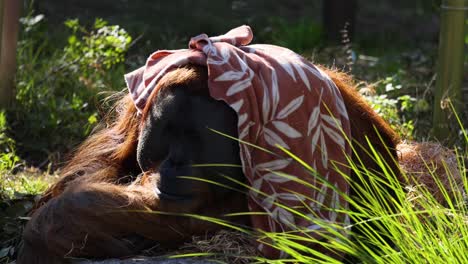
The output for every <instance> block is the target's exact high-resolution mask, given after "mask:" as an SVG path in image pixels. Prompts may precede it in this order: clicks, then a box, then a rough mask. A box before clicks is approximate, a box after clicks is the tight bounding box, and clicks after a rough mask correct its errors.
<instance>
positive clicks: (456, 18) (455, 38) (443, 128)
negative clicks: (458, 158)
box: [433, 0, 468, 144]
mask: <svg viewBox="0 0 468 264" xmlns="http://www.w3.org/2000/svg"><path fill="white" fill-rule="evenodd" d="M466 8H468V1H466V0H444V1H442V7H441V12H442V14H441V18H442V19H441V27H440V40H439V59H438V65H437V81H436V87H435V88H436V89H435V96H434V116H433V132H434V136H435V137H436V138H437V139H438V140H439V141H441V142H446V143H449V144H451V143H453V141H454V139H455V136H456V132H458V131H459V130H460V127H459V126H458V124H457V122H456V119H455V115H454V113H453V111H452V109H451V105H450V104H452V105H453V107H454V110H455V112H456V113H457V114H462V113H461V106H462V105H463V102H462V92H461V84H462V78H463V58H464V48H465V47H464V37H465V12H466V10H465V9H466Z"/></svg>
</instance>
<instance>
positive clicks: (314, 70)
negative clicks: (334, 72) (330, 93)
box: [303, 63, 330, 81]
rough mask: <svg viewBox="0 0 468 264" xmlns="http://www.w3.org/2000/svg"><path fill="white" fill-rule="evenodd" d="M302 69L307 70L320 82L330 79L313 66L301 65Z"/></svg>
mask: <svg viewBox="0 0 468 264" xmlns="http://www.w3.org/2000/svg"><path fill="white" fill-rule="evenodd" d="M303 67H304V69H307V70H308V71H309V72H310V73H312V74H313V75H315V76H317V77H318V78H319V79H320V80H322V81H323V80H325V79H330V78H329V77H328V75H327V74H325V73H324V72H322V71H321V70H320V69H319V68H316V67H315V66H314V65H310V64H306V63H304V64H303Z"/></svg>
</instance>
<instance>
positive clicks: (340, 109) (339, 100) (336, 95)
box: [327, 80, 349, 120]
mask: <svg viewBox="0 0 468 264" xmlns="http://www.w3.org/2000/svg"><path fill="white" fill-rule="evenodd" d="M327 85H328V87H329V90H330V91H332V93H333V98H335V105H336V106H337V108H338V112H339V113H340V114H341V115H342V116H343V117H344V118H345V119H346V120H349V117H348V110H347V108H346V106H345V104H344V102H343V97H342V96H341V93H340V90H339V89H338V87H336V85H335V83H334V82H332V81H331V80H328V81H327Z"/></svg>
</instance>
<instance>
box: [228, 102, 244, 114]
mask: <svg viewBox="0 0 468 264" xmlns="http://www.w3.org/2000/svg"><path fill="white" fill-rule="evenodd" d="M243 105H244V99H240V100H239V101H237V102H235V103H232V104H231V108H232V109H234V111H236V112H239V110H240V109H241V107H242V106H243Z"/></svg>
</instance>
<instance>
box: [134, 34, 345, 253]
mask: <svg viewBox="0 0 468 264" xmlns="http://www.w3.org/2000/svg"><path fill="white" fill-rule="evenodd" d="M252 38H253V35H252V31H251V29H250V27H248V26H241V27H238V28H235V29H233V30H231V31H229V32H228V33H226V34H225V35H221V36H217V37H211V38H209V37H208V36H207V35H205V34H202V35H199V36H196V37H194V38H192V39H191V40H190V43H189V49H183V50H160V51H157V52H155V53H153V54H151V56H150V57H149V58H148V60H147V62H146V65H145V66H143V67H141V68H139V69H137V70H135V71H133V72H131V73H128V74H126V75H125V80H126V82H127V86H128V89H129V91H130V94H131V95H132V97H133V100H134V102H135V105H136V107H137V109H138V111H140V112H141V111H142V109H144V107H145V105H146V103H147V99H148V97H149V96H150V94H151V93H152V92H157V91H154V89H157V87H158V86H157V83H158V81H159V80H160V79H161V78H162V77H163V76H164V75H165V74H166V73H168V72H170V71H171V70H174V69H176V68H178V67H182V66H184V65H187V64H196V65H203V66H206V67H207V68H208V88H209V93H210V95H211V96H212V97H213V98H214V99H217V100H223V101H225V102H226V103H227V104H228V105H229V106H230V107H231V108H232V109H234V111H236V112H237V115H238V124H237V125H238V132H239V139H240V141H241V142H240V143H239V145H240V157H241V161H242V166H243V172H244V174H245V176H246V177H247V180H248V184H249V185H250V187H251V189H250V191H249V210H250V211H251V212H256V213H254V214H252V216H251V220H252V225H253V227H254V229H256V230H258V231H260V232H286V231H298V232H299V233H301V234H302V235H306V234H307V236H313V237H316V238H323V236H324V235H325V234H323V232H324V231H323V225H324V223H336V224H339V225H347V224H348V223H349V217H348V216H347V215H345V214H343V213H339V212H337V211H336V210H337V209H343V208H347V206H348V205H347V203H346V202H345V201H344V199H343V198H342V194H343V193H344V194H346V193H348V188H349V186H348V184H347V183H346V181H345V180H344V178H343V177H342V176H341V175H340V174H339V173H338V172H337V170H340V171H341V172H342V173H344V174H345V175H346V174H348V172H349V169H348V168H346V166H344V164H346V157H347V156H348V157H349V155H350V145H349V142H348V140H347V139H349V138H350V125H349V118H348V114H347V111H346V107H345V105H344V102H343V98H342V97H341V94H340V91H339V90H338V88H337V87H336V86H335V84H334V83H333V82H332V81H331V79H330V78H329V77H328V76H327V75H326V74H325V73H324V72H322V71H321V70H320V69H319V68H317V67H315V66H314V65H312V64H311V63H309V62H308V61H306V60H305V59H304V58H302V57H301V56H299V55H298V54H296V53H294V52H292V51H291V50H288V49H286V48H282V47H278V46H273V45H250V46H246V45H247V44H249V43H250V41H251V40H252ZM243 142H244V143H243ZM247 143H248V144H247ZM287 152H290V153H292V154H294V155H295V156H296V157H297V158H299V159H301V160H302V161H304V162H305V164H306V165H304V164H303V165H301V164H299V162H297V160H295V158H293V156H292V155H289V154H287ZM307 166H310V168H307ZM324 182H325V183H324ZM258 212H261V213H262V214H259V213H258ZM329 236H330V235H329V234H328V237H329ZM263 242H265V243H259V247H258V248H259V250H260V251H261V252H262V253H263V254H264V255H265V256H266V257H270V258H276V257H280V254H281V252H280V251H278V250H276V249H274V247H275V244H274V243H273V242H272V241H270V240H265V241H263ZM271 243H273V244H271ZM267 244H270V245H268V246H267Z"/></svg>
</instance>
